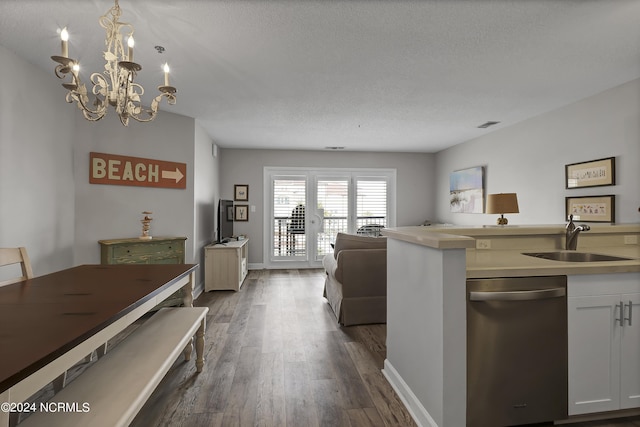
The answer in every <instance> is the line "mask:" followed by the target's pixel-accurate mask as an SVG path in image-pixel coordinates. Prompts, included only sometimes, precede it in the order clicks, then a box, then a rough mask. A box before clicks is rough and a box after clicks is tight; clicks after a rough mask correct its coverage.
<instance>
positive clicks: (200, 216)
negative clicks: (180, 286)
mask: <svg viewBox="0 0 640 427" xmlns="http://www.w3.org/2000/svg"><path fill="white" fill-rule="evenodd" d="M195 131H196V132H195V188H194V200H193V204H194V206H193V212H194V215H195V231H194V236H195V238H194V239H193V241H192V243H191V244H192V245H193V250H194V254H195V256H194V262H197V263H198V264H200V268H199V269H198V271H197V272H196V275H197V276H198V277H199V278H200V279H202V278H203V277H204V250H203V249H202V248H203V247H205V246H206V245H208V244H209V243H211V242H212V241H213V240H214V239H215V236H214V231H215V224H216V222H215V221H216V218H215V215H216V208H217V200H218V199H219V197H220V196H219V195H220V182H219V177H218V171H219V170H220V168H219V159H220V156H219V155H217V156H215V157H214V155H213V141H212V140H211V138H210V137H209V135H208V134H207V133H206V132H205V131H204V129H203V128H202V127H201V126H200V125H199V124H197V123H196V127H195ZM201 281H202V280H198V283H200V282H201Z"/></svg>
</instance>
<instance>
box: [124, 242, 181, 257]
mask: <svg viewBox="0 0 640 427" xmlns="http://www.w3.org/2000/svg"><path fill="white" fill-rule="evenodd" d="M182 253H183V250H182V245H180V244H178V242H176V243H171V242H166V243H154V244H142V245H123V246H116V247H114V248H113V252H112V255H113V257H114V258H138V257H145V258H173V257H175V256H177V255H180V254H182Z"/></svg>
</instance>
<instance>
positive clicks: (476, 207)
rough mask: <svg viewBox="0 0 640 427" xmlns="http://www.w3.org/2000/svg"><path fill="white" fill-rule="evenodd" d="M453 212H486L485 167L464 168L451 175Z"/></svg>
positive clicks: (450, 194)
mask: <svg viewBox="0 0 640 427" xmlns="http://www.w3.org/2000/svg"><path fill="white" fill-rule="evenodd" d="M449 206H450V210H451V212H460V213H483V212H484V167H482V166H478V167H475V168H469V169H463V170H459V171H455V172H452V173H451V174H450V175H449Z"/></svg>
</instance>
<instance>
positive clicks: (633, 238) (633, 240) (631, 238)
mask: <svg viewBox="0 0 640 427" xmlns="http://www.w3.org/2000/svg"><path fill="white" fill-rule="evenodd" d="M624 244H625V245H637V244H638V235H637V234H627V235H626V236H624Z"/></svg>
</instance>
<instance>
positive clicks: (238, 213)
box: [233, 205, 249, 221]
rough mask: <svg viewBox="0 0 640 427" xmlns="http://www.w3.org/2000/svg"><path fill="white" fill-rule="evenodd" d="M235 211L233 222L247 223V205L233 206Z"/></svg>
mask: <svg viewBox="0 0 640 427" xmlns="http://www.w3.org/2000/svg"><path fill="white" fill-rule="evenodd" d="M233 208H234V209H235V212H234V215H233V220H234V221H249V205H233Z"/></svg>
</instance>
